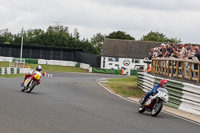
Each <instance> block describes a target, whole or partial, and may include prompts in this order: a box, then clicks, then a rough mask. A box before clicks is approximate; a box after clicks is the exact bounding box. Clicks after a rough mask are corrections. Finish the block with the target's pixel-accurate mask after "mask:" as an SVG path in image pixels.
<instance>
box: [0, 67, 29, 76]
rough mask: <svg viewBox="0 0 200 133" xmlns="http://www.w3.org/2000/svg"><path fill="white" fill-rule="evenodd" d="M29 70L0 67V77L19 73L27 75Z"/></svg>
mask: <svg viewBox="0 0 200 133" xmlns="http://www.w3.org/2000/svg"><path fill="white" fill-rule="evenodd" d="M30 70H31V69H30V68H12V67H0V75H6V74H21V73H27V72H29V71H30Z"/></svg>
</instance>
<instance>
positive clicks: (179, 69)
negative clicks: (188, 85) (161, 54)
mask: <svg viewBox="0 0 200 133" xmlns="http://www.w3.org/2000/svg"><path fill="white" fill-rule="evenodd" d="M152 73H155V74H161V75H165V76H167V77H175V78H182V79H188V80H190V81H191V80H194V81H197V83H199V82H200V62H199V61H193V60H188V59H187V60H181V59H176V58H155V59H152Z"/></svg>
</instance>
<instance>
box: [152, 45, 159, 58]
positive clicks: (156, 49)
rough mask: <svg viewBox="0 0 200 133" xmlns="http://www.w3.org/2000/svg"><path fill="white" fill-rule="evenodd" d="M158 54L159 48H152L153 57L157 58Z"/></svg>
mask: <svg viewBox="0 0 200 133" xmlns="http://www.w3.org/2000/svg"><path fill="white" fill-rule="evenodd" d="M158 55H159V49H158V48H157V47H155V48H154V52H153V57H154V58H157V57H158Z"/></svg>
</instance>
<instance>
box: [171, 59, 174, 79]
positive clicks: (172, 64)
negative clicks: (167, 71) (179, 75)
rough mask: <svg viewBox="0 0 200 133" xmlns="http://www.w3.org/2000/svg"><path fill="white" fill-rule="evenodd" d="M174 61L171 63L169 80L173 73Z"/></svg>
mask: <svg viewBox="0 0 200 133" xmlns="http://www.w3.org/2000/svg"><path fill="white" fill-rule="evenodd" d="M173 66H174V61H171V78H172V77H173V73H174V67H173Z"/></svg>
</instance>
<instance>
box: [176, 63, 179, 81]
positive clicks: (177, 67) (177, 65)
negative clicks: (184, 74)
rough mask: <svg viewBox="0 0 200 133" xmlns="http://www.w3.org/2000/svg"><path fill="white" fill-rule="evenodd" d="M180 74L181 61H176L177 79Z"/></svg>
mask: <svg viewBox="0 0 200 133" xmlns="http://www.w3.org/2000/svg"><path fill="white" fill-rule="evenodd" d="M178 72H179V61H176V78H178V75H179V74H178Z"/></svg>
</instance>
